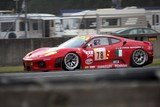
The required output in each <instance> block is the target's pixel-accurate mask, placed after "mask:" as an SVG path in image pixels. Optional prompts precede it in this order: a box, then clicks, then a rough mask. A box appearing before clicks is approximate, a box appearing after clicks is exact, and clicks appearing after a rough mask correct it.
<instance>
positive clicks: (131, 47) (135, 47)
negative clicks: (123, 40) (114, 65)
mask: <svg viewBox="0 0 160 107" xmlns="http://www.w3.org/2000/svg"><path fill="white" fill-rule="evenodd" d="M137 48H143V47H142V46H129V47H121V48H120V49H137Z"/></svg>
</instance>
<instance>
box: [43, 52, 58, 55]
mask: <svg viewBox="0 0 160 107" xmlns="http://www.w3.org/2000/svg"><path fill="white" fill-rule="evenodd" d="M56 53H57V51H51V52H47V53H45V55H44V56H50V55H54V54H56Z"/></svg>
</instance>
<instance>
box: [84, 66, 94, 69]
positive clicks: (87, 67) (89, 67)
mask: <svg viewBox="0 0 160 107" xmlns="http://www.w3.org/2000/svg"><path fill="white" fill-rule="evenodd" d="M94 68H96V67H95V66H85V69H94Z"/></svg>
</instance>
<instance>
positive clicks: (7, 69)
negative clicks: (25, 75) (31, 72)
mask: <svg viewBox="0 0 160 107" xmlns="http://www.w3.org/2000/svg"><path fill="white" fill-rule="evenodd" d="M0 72H23V66H5V67H0Z"/></svg>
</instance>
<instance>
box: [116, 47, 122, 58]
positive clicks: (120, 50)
mask: <svg viewBox="0 0 160 107" xmlns="http://www.w3.org/2000/svg"><path fill="white" fill-rule="evenodd" d="M122 54H123V53H122V49H117V50H116V55H117V56H118V57H122Z"/></svg>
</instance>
